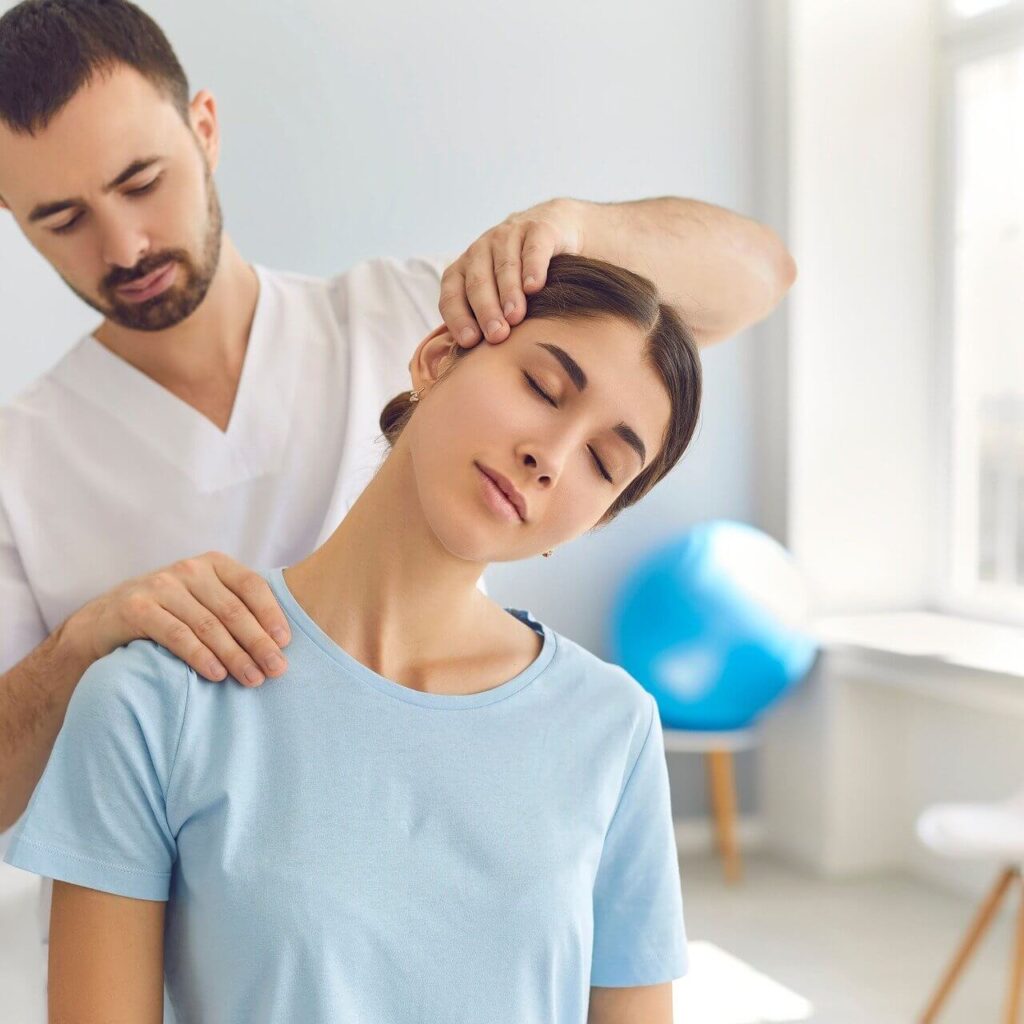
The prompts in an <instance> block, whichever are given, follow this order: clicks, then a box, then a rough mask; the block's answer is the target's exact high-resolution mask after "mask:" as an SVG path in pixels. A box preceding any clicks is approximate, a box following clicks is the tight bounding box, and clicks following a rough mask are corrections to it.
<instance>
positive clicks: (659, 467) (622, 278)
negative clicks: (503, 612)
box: [380, 254, 703, 526]
mask: <svg viewBox="0 0 1024 1024" xmlns="http://www.w3.org/2000/svg"><path fill="white" fill-rule="evenodd" d="M609 316H611V317H618V318H619V319H621V320H624V321H625V322H626V323H628V324H632V325H634V326H636V327H639V328H640V329H641V330H642V331H644V333H645V338H646V345H645V347H644V351H643V354H642V356H641V358H643V359H645V360H646V361H647V362H648V363H649V364H650V365H652V366H653V367H654V369H655V370H656V371H657V373H658V375H659V376H660V377H661V379H662V381H663V382H664V384H665V390H666V391H667V392H668V396H669V399H670V401H671V413H670V414H669V421H668V426H667V428H666V430H665V438H664V441H663V443H662V445H661V449H660V450H659V451H658V454H657V455H656V456H655V457H654V458H653V459H652V460H651V461H650V462H649V463H648V465H647V466H646V467H645V468H644V469H643V470H642V471H641V472H640V473H639V474H638V475H637V477H636V479H635V480H632V481H631V482H630V483H629V485H628V486H627V487H626V488H625V489H624V490H623V492H622V493H621V494H620V495H619V496H618V497H617V498H616V499H615V501H614V502H613V503H612V505H611V507H610V508H609V509H608V511H607V512H606V513H605V514H604V515H603V516H602V517H601V520H600V521H599V522H598V524H597V526H605V525H607V524H608V523H610V522H611V521H612V520H613V519H614V518H615V517H616V516H617V515H618V514H619V513H620V512H622V511H623V509H626V508H629V506H630V505H635V504H636V503H637V502H638V501H639V500H640V499H641V498H642V497H643V496H644V495H645V494H647V492H648V491H650V490H651V489H652V488H653V487H654V486H655V484H657V483H658V482H659V481H660V480H662V479H663V478H664V476H665V475H666V474H667V473H668V472H669V470H671V469H672V468H673V466H675V464H676V463H677V462H678V461H679V460H680V459H681V458H682V456H683V453H684V452H685V451H686V449H687V447H688V445H689V444H690V441H691V439H692V438H693V435H694V433H695V432H696V429H697V422H698V419H699V416H700V402H701V392H702V382H703V378H702V374H701V363H700V354H699V352H698V349H697V343H696V342H695V341H694V338H693V334H692V332H691V331H690V329H689V328H688V327H687V326H686V324H685V323H684V322H683V319H682V318H681V317H680V316H679V314H678V313H677V312H676V311H675V310H674V309H673V308H672V307H671V306H669V305H667V304H666V303H664V302H662V301H661V297H660V296H659V294H658V290H657V288H655V286H654V284H653V283H652V282H651V281H649V280H648V279H647V278H646V277H641V276H640V275H639V274H634V273H633V272H632V271H630V270H625V269H624V268H622V267H618V266H615V265H614V264H612V263H606V262H605V261H604V260H596V259H591V258H590V257H587V256H571V255H568V254H562V255H559V256H554V257H552V259H551V263H550V265H549V266H548V273H547V280H546V281H545V283H544V287H543V288H542V289H541V290H540V291H539V292H536V293H535V294H533V295H529V296H527V299H526V319H529V318H530V317H533V318H538V317H539V318H542V319H545V320H570V321H572V320H588V319H596V318H597V317H609ZM471 351H472V349H465V348H462V347H461V346H460V345H456V346H455V347H454V348H453V352H454V354H455V359H454V360H453V362H452V364H450V366H449V367H448V369H447V370H446V371H445V373H442V374H441V376H440V378H439V380H443V379H444V376H445V374H446V373H447V372H450V370H451V366H454V364H455V362H458V360H459V359H464V358H465V357H466V355H468V354H469V352H471ZM409 396H410V392H408V391H403V392H402V393H401V394H400V395H396V396H395V397H394V398H393V399H391V401H390V402H388V404H387V405H386V406H385V407H384V410H383V412H381V414H380V428H381V430H382V431H383V433H384V438H385V440H386V441H387V444H388V447H389V448H391V447H393V446H394V444H395V442H396V441H397V440H398V437H399V435H400V434H401V433H402V430H403V429H404V427H405V425H406V423H408V422H409V418H410V417H411V416H412V414H413V411H414V410H415V408H416V403H415V402H411V401H410V400H409Z"/></svg>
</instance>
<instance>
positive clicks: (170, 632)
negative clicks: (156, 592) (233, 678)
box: [137, 602, 227, 682]
mask: <svg viewBox="0 0 1024 1024" xmlns="http://www.w3.org/2000/svg"><path fill="white" fill-rule="evenodd" d="M137 625H138V628H139V632H140V633H141V634H142V635H143V636H148V637H150V638H151V639H153V640H155V641H156V642H157V643H158V644H160V646H161V647H166V648H167V650H169V651H170V652H171V654H173V655H175V657H178V658H181V660H182V661H184V662H187V663H188V664H189V665H191V666H192V668H193V670H194V671H196V672H198V673H199V675H201V676H204V677H205V678H207V679H210V680H212V681H213V682H219V681H220V680H221V679H223V678H224V677H225V676H226V675H227V669H226V668H225V667H224V666H223V665H222V664H221V662H220V661H218V659H217V658H216V657H215V655H214V653H213V651H211V650H210V649H209V648H208V647H206V646H205V645H204V644H203V643H202V642H201V641H200V639H199V638H198V637H197V636H196V635H195V633H193V632H192V630H191V629H189V628H188V626H186V625H185V624H184V623H183V622H182V621H181V619H179V618H178V617H177V616H175V615H172V614H171V613H170V612H169V611H166V610H165V609H164V608H162V607H161V606H160V605H158V604H156V603H155V602H153V603H152V607H150V608H148V609H147V611H146V616H145V622H144V623H138V624H137Z"/></svg>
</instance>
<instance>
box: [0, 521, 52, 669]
mask: <svg viewBox="0 0 1024 1024" xmlns="http://www.w3.org/2000/svg"><path fill="white" fill-rule="evenodd" d="M49 633H50V631H49V630H48V629H47V628H46V623H45V622H44V621H43V616H42V614H41V612H40V611H39V605H38V604H37V603H36V599H35V597H34V596H33V594H32V588H31V587H30V586H29V584H28V579H27V577H26V575H25V567H24V566H23V565H22V561H21V556H20V555H19V554H18V548H17V546H16V545H15V543H14V534H13V532H12V530H11V524H10V522H9V521H8V518H7V513H6V511H5V509H4V506H3V502H2V501H0V674H3V673H4V672H6V671H7V670H8V669H10V668H12V667H13V666H14V665H16V664H17V663H18V662H19V661H21V659H22V658H24V657H25V655H26V654H28V653H29V652H30V651H33V650H35V649H36V648H37V647H38V646H39V645H40V644H41V643H42V642H43V641H44V640H45V639H46V638H47V636H48V635H49Z"/></svg>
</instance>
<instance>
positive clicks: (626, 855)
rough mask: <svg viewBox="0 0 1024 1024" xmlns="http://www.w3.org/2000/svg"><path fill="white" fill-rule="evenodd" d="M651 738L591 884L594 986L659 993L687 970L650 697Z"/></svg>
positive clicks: (659, 739) (659, 740) (661, 744)
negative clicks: (650, 988) (649, 988)
mask: <svg viewBox="0 0 1024 1024" xmlns="http://www.w3.org/2000/svg"><path fill="white" fill-rule="evenodd" d="M648 700H649V701H650V707H651V719H650V724H649V726H648V730H647V737H646V739H645V740H644V743H643V746H642V747H641V748H640V754H639V756H638V757H637V760H636V764H635V765H634V767H633V770H632V772H631V773H630V775H629V778H628V779H627V781H626V785H625V787H624V788H623V791H622V796H621V797H620V799H619V805H618V807H617V809H616V811H615V814H614V815H613V817H612V821H611V825H610V826H609V827H608V833H607V835H606V836H605V842H604V849H603V852H602V854H601V862H600V865H599V866H598V870H597V877H596V879H595V883H594V955H593V963H592V967H591V976H590V983H591V984H592V985H599V986H607V987H612V988H619V987H624V986H631V985H656V984H658V983H660V982H665V981H671V980H672V979H673V978H679V977H682V975H683V974H685V973H686V970H687V967H688V962H689V961H688V954H687V948H686V931H685V926H684V924H683V901H682V893H681V891H680V884H679V863H678V858H677V853H676V843H675V832H674V829H673V824H672V808H671V804H670V802H669V785H668V766H667V764H666V763H665V741H664V737H663V735H662V729H661V719H660V717H659V715H658V711H657V705H656V704H655V701H654V698H653V697H650V695H648Z"/></svg>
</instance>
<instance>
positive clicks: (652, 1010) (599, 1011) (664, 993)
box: [587, 981, 672, 1024]
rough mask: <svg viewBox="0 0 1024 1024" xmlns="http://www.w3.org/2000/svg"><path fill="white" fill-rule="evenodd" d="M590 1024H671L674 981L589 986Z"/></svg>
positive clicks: (588, 1023)
mask: <svg viewBox="0 0 1024 1024" xmlns="http://www.w3.org/2000/svg"><path fill="white" fill-rule="evenodd" d="M587 1024H672V982H670V981H666V982H663V983H662V984H660V985H635V986H631V987H629V988H598V987H597V986H593V987H591V989H590V1012H589V1013H588V1014H587Z"/></svg>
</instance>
